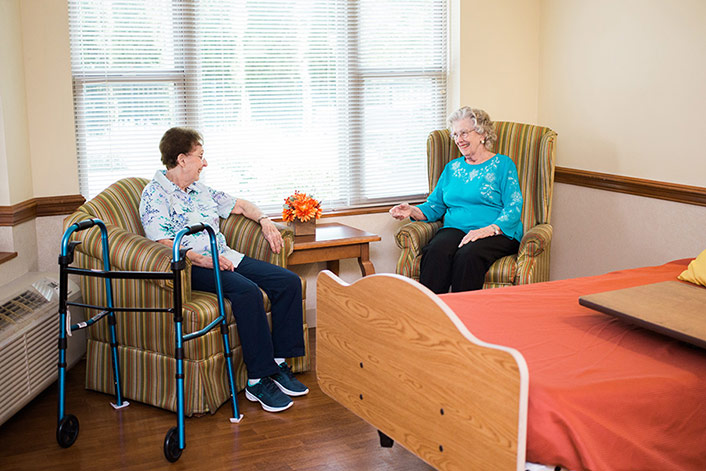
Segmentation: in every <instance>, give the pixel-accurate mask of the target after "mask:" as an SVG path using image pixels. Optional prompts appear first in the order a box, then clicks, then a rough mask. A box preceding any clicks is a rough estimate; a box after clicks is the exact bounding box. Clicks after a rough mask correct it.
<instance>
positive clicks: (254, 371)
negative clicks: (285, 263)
mask: <svg viewBox="0 0 706 471" xmlns="http://www.w3.org/2000/svg"><path fill="white" fill-rule="evenodd" d="M191 287H192V289H195V290H199V291H208V292H211V293H215V292H216V282H215V280H214V276H213V269H209V268H201V267H197V266H195V265H194V266H192V267H191ZM260 288H262V289H263V290H264V291H265V293H267V297H268V298H270V302H271V304H272V312H271V315H272V333H270V328H269V326H268V324H267V316H266V314H265V306H264V305H263V301H262V293H261V292H260ZM221 289H222V290H223V297H225V298H227V299H228V300H229V301H230V305H231V308H232V310H233V315H234V316H235V323H236V325H237V326H238V335H239V336H240V345H241V346H242V348H243V361H244V362H245V367H246V368H247V370H248V377H249V378H265V377H267V376H270V375H273V374H275V373H277V372H278V371H279V368H278V367H277V364H276V363H275V361H274V359H275V358H287V357H298V356H302V355H304V331H303V328H302V284H301V280H300V279H299V276H297V274H296V273H293V272H291V271H289V270H287V269H286V268H282V267H279V266H277V265H272V264H271V263H267V262H263V261H260V260H256V259H253V258H249V257H244V258H243V260H242V261H241V262H240V263H239V264H238V267H237V268H236V269H235V271H225V270H222V271H221Z"/></svg>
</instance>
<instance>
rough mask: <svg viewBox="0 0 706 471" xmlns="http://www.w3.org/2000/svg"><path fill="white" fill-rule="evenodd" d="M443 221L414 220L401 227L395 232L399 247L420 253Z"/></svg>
mask: <svg viewBox="0 0 706 471" xmlns="http://www.w3.org/2000/svg"><path fill="white" fill-rule="evenodd" d="M441 226H442V223H441V222H440V221H436V222H424V221H412V222H409V223H407V224H405V225H404V226H402V227H400V228H399V229H398V230H397V233H396V234H395V242H396V243H397V247H399V248H401V249H408V250H409V251H410V253H415V254H419V253H420V252H421V251H422V247H424V246H425V245H427V244H428V243H429V241H430V240H431V238H432V237H434V234H436V232H437V231H438V230H439V229H440V228H441Z"/></svg>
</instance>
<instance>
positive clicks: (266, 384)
mask: <svg viewBox="0 0 706 471" xmlns="http://www.w3.org/2000/svg"><path fill="white" fill-rule="evenodd" d="M260 382H261V383H262V389H263V393H264V392H265V391H266V392H269V393H270V394H272V393H274V392H279V388H278V387H277V385H276V384H275V383H274V381H272V380H271V379H270V378H263V379H261V380H260Z"/></svg>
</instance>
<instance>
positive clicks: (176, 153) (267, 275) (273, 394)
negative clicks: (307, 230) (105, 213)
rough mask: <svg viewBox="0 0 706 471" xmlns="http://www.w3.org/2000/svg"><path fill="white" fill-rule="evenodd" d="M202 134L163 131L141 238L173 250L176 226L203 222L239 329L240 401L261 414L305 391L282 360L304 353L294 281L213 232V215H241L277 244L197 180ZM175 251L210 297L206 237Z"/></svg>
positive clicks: (278, 239) (239, 205)
mask: <svg viewBox="0 0 706 471" xmlns="http://www.w3.org/2000/svg"><path fill="white" fill-rule="evenodd" d="M202 142H203V139H202V138H201V135H200V134H199V133H198V132H197V131H195V130H193V129H187V128H172V129H169V130H168V131H167V132H166V133H165V134H164V136H163V137H162V140H161V141H160V143H159V150H160V151H161V153H162V163H163V164H164V165H165V167H166V170H158V171H157V173H156V174H155V176H154V179H152V181H151V182H149V183H148V184H147V186H146V187H145V189H144V191H143V192H142V200H141V201H140V217H141V219H142V225H143V227H144V229H145V235H146V236H147V237H148V238H149V239H151V240H155V241H157V242H159V243H161V244H164V245H167V246H169V247H172V246H173V245H174V237H175V236H176V234H177V233H178V232H179V231H180V230H181V229H183V228H185V227H187V226H191V225H193V224H198V223H200V222H205V223H208V224H209V225H210V226H211V227H212V228H213V230H214V231H215V232H216V242H217V247H218V264H219V267H220V269H221V270H223V273H221V276H220V278H221V286H222V290H223V295H224V296H225V297H226V298H227V299H228V300H229V301H230V305H231V308H232V310H233V315H234V316H235V320H236V323H237V325H238V334H239V336H240V344H241V346H242V349H243V360H244V362H245V366H246V368H247V370H248V384H247V386H246V387H245V397H247V398H248V400H250V401H253V402H255V401H257V402H260V404H261V405H262V407H263V409H265V410H266V411H268V412H279V411H283V410H285V409H288V408H289V407H290V406H291V405H292V404H293V402H292V400H291V399H290V398H289V396H302V395H305V394H307V393H308V392H309V389H307V387H306V386H304V385H303V384H302V383H301V382H299V381H298V380H297V379H296V378H295V377H294V376H293V375H292V372H291V370H290V369H289V366H287V363H286V362H285V360H284V359H285V358H287V357H297V356H302V355H304V337H303V329H302V290H301V281H300V279H299V277H298V276H297V275H296V274H295V273H293V272H291V271H289V270H287V269H285V268H282V267H278V266H276V265H272V264H270V263H267V262H263V261H260V260H255V259H253V258H249V257H246V256H245V255H243V254H241V253H238V252H236V251H235V250H233V249H231V248H230V247H228V246H227V245H226V240H225V237H223V234H221V233H220V232H219V218H226V217H228V215H229V214H231V213H234V214H242V215H244V216H245V217H247V218H249V219H252V220H253V221H257V222H258V223H259V224H260V225H261V226H262V232H263V234H264V236H265V239H267V241H268V242H269V244H270V247H271V248H272V250H273V251H274V252H275V253H279V251H280V250H281V249H282V247H283V245H284V242H283V240H282V236H281V235H280V233H279V231H278V230H277V228H276V227H275V225H274V224H273V223H272V221H270V220H269V219H268V218H267V216H265V215H263V214H262V212H261V211H260V210H259V209H258V208H257V206H255V205H254V204H252V203H250V202H249V201H246V200H244V199H241V198H238V199H236V198H234V197H232V196H230V195H228V194H226V193H223V192H222V191H216V190H214V189H212V188H210V187H208V186H206V185H204V184H203V183H201V182H199V181H198V180H199V176H200V174H201V171H202V170H203V169H204V168H205V167H207V166H208V162H207V161H206V159H205V157H204V155H203V146H202ZM182 246H183V247H184V248H187V249H189V251H188V252H187V253H186V257H187V258H189V260H191V263H192V268H191V287H192V288H193V289H195V290H200V291H209V292H212V293H215V292H216V287H215V281H214V276H213V259H212V256H211V245H210V238H209V237H208V234H207V233H206V232H204V231H202V232H199V233H197V234H193V235H188V236H185V237H184V238H183V239H182ZM260 288H262V289H263V290H264V291H265V292H266V293H267V295H268V297H269V299H270V301H271V302H272V332H270V328H269V326H268V323H267V317H266V314H265V308H264V305H263V299H262V294H261V292H260Z"/></svg>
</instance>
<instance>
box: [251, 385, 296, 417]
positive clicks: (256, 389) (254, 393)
mask: <svg viewBox="0 0 706 471" xmlns="http://www.w3.org/2000/svg"><path fill="white" fill-rule="evenodd" d="M245 397H246V398H247V399H248V401H252V402H259V403H260V405H262V408H263V409H265V410H266V411H267V412H282V411H283V410H286V409H289V408H290V407H292V405H293V404H294V402H293V401H292V400H291V399H290V398H288V397H287V396H286V395H284V394H283V393H282V391H280V390H279V388H278V387H277V385H275V383H274V382H273V381H272V379H270V378H262V379H261V380H260V381H258V382H257V383H255V384H253V385H252V386H250V385H247V386H245Z"/></svg>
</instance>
